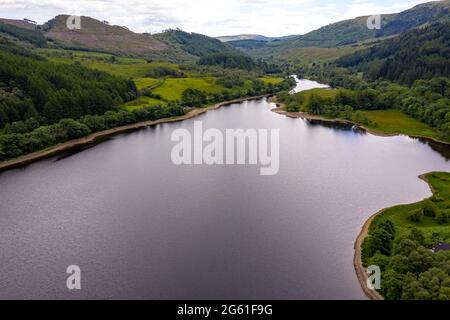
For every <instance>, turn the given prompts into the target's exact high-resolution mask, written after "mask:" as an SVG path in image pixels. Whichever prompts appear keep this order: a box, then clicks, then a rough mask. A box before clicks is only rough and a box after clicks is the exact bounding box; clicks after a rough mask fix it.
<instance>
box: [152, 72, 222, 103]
mask: <svg viewBox="0 0 450 320" xmlns="http://www.w3.org/2000/svg"><path fill="white" fill-rule="evenodd" d="M188 88H192V89H197V90H202V91H205V92H210V93H215V92H217V93H218V92H221V91H222V90H223V87H221V86H219V85H217V84H216V79H215V78H213V77H205V78H175V79H166V80H165V81H164V83H163V84H162V85H161V86H159V87H158V88H156V89H155V90H153V92H154V93H156V94H158V95H160V96H162V97H163V98H165V99H167V100H171V101H175V100H180V99H181V95H182V94H183V91H184V90H186V89H188Z"/></svg>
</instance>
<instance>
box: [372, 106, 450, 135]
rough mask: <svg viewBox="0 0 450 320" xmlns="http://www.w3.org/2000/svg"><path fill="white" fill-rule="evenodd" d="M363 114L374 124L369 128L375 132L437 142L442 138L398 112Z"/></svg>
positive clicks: (435, 132)
mask: <svg viewBox="0 0 450 320" xmlns="http://www.w3.org/2000/svg"><path fill="white" fill-rule="evenodd" d="M364 114H365V115H366V117H367V118H368V119H369V120H370V121H372V122H373V123H374V124H375V125H371V126H369V128H370V129H372V130H373V131H375V132H380V133H383V134H406V135H411V136H420V137H430V138H434V139H438V140H440V139H441V138H442V137H441V135H440V134H439V133H438V132H437V131H436V130H434V129H433V128H431V127H430V126H428V125H426V124H425V123H422V122H420V121H418V120H416V119H414V118H412V117H410V116H408V115H406V114H405V113H403V112H402V111H400V110H376V111H364Z"/></svg>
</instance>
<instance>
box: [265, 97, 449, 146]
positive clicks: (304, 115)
mask: <svg viewBox="0 0 450 320" xmlns="http://www.w3.org/2000/svg"><path fill="white" fill-rule="evenodd" d="M273 102H274V103H275V104H276V105H277V107H276V108H273V109H272V110H271V111H272V112H274V113H277V114H279V115H283V116H286V117H288V118H293V119H304V120H314V121H322V122H328V123H336V124H346V125H351V126H356V127H357V128H358V129H361V130H363V131H365V132H367V133H370V134H372V135H374V136H377V137H396V136H407V137H410V138H412V139H422V140H426V141H431V142H434V143H438V144H442V145H445V146H450V142H447V141H443V140H439V139H435V138H432V137H427V136H420V135H410V134H405V133H382V132H378V131H374V130H372V129H370V128H367V127H366V126H364V125H361V124H359V123H356V122H354V121H351V120H345V119H339V118H335V119H328V118H324V117H321V116H315V115H312V114H310V113H308V112H289V111H286V110H284V107H283V105H282V104H280V103H279V102H275V101H273Z"/></svg>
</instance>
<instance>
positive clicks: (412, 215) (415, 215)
mask: <svg viewBox="0 0 450 320" xmlns="http://www.w3.org/2000/svg"><path fill="white" fill-rule="evenodd" d="M423 216H424V213H423V210H422V209H416V210H413V211H411V212H409V213H408V220H409V221H411V222H416V223H418V222H420V221H422V218H423Z"/></svg>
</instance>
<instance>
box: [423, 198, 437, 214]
mask: <svg viewBox="0 0 450 320" xmlns="http://www.w3.org/2000/svg"><path fill="white" fill-rule="evenodd" d="M438 212H439V208H438V207H437V206H436V204H434V203H433V202H431V201H426V202H425V204H424V206H423V214H424V215H425V216H426V217H430V218H435V217H436V215H437V213H438Z"/></svg>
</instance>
